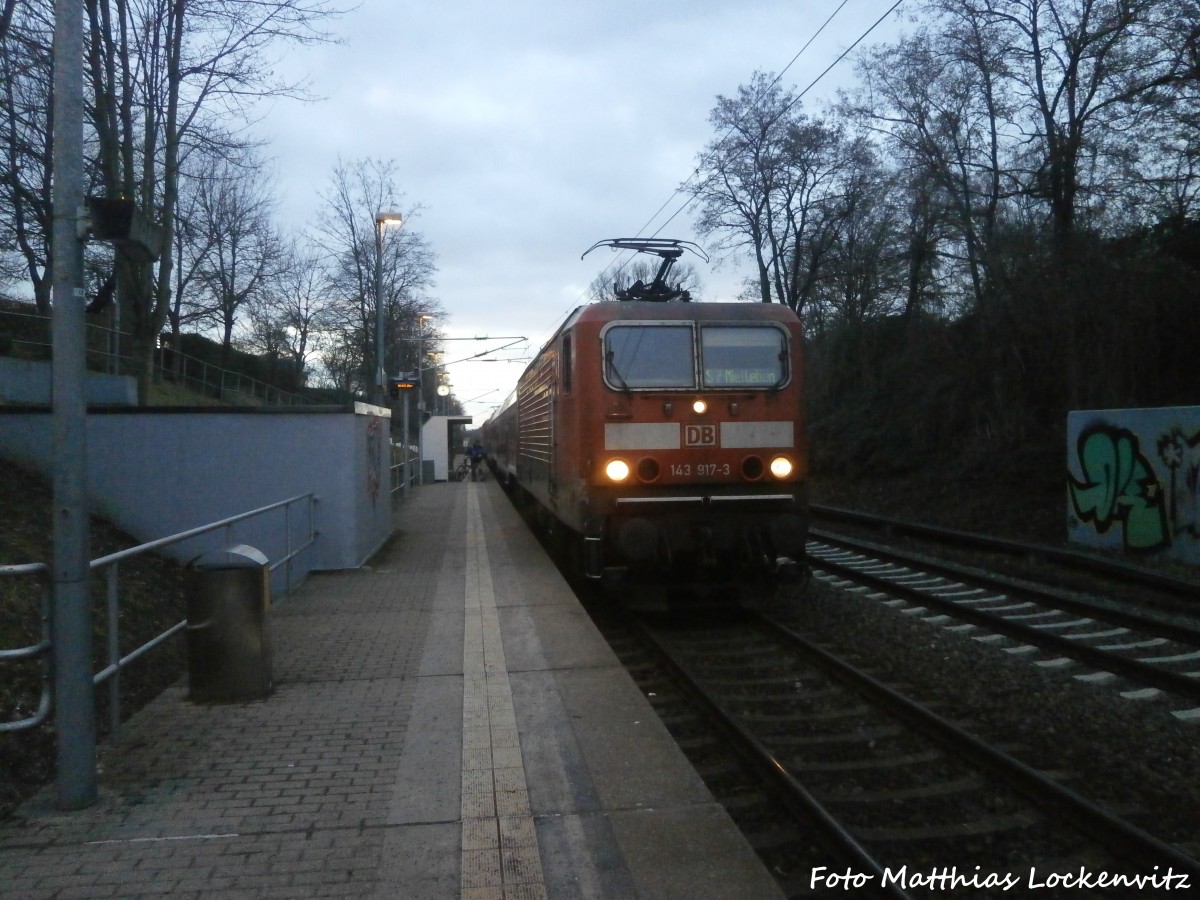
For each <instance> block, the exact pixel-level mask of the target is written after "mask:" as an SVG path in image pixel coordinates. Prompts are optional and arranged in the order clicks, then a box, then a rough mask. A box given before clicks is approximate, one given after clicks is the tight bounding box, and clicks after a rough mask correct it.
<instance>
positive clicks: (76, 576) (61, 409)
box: [51, 0, 96, 810]
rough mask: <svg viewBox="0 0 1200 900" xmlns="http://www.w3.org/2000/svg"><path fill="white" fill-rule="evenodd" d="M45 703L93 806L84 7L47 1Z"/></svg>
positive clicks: (70, 791)
mask: <svg viewBox="0 0 1200 900" xmlns="http://www.w3.org/2000/svg"><path fill="white" fill-rule="evenodd" d="M53 114H54V161H53V166H54V188H53V190H54V193H53V205H54V230H53V235H52V241H53V245H52V246H53V251H54V267H53V271H52V273H51V278H52V289H51V299H52V301H53V304H54V319H53V325H52V329H53V342H54V366H53V373H54V374H53V386H54V387H53V391H54V395H53V402H54V413H53V419H54V424H53V433H54V447H53V450H54V510H53V512H54V525H53V539H54V558H53V562H52V570H53V575H52V577H53V584H54V607H53V614H52V625H51V628H52V639H53V652H54V702H55V727H56V730H57V740H58V748H57V758H56V764H57V769H56V782H55V783H56V788H57V804H58V806H59V808H61V809H68V810H73V809H83V808H84V807H86V806H90V805H91V804H93V803H94V802H95V801H96V708H95V700H94V690H93V687H92V602H91V591H90V581H89V568H90V567H89V559H88V513H87V396H86V380H85V379H86V376H85V373H84V353H85V347H86V343H85V342H86V325H85V323H84V315H83V308H84V296H83V234H82V233H81V226H82V220H83V203H84V201H83V3H82V0H55V3H54V111H53Z"/></svg>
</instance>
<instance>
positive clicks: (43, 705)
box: [0, 492, 320, 742]
mask: <svg viewBox="0 0 1200 900" xmlns="http://www.w3.org/2000/svg"><path fill="white" fill-rule="evenodd" d="M304 500H307V501H308V537H307V539H306V540H305V541H304V542H303V543H302V544H301V545H300V546H298V547H293V546H292V528H291V524H292V523H291V509H292V506H293V505H295V504H297V503H299V502H301V501H304ZM317 502H318V498H317V496H316V495H315V494H313V493H311V492H310V493H307V494H298V495H296V496H295V497H289V498H288V499H286V500H280V501H278V502H276V503H271V504H268V505H267V506H260V507H259V508H257V509H252V510H249V511H248V512H244V513H239V514H237V515H234V516H229V517H227V518H224V519H219V520H217V521H215V522H210V523H208V524H207V525H200V526H198V527H196V528H189V529H188V530H187V531H181V532H178V533H176V534H172V535H168V536H167V537H163V538H158V539H156V540H153V541H147V542H146V543H144V544H138V545H137V546H136V547H129V548H127V549H125V550H118V551H117V552H116V553H109V554H107V555H105V556H101V557H98V558H97V559H93V560H92V561H91V562H90V563H89V564H88V565H89V568H90V569H91V570H92V571H97V570H100V569H104V570H105V585H106V615H107V624H108V660H107V665H106V666H105V667H104V668H103V669H101V670H100V671H99V672H97V673H96V674H95V675H94V676H93V678H92V683H93V685H95V686H99V685H101V684H103V683H104V682H106V681H107V682H108V683H109V705H108V706H109V720H110V722H109V724H110V737H111V739H112V740H113V741H114V742H115V741H116V740H117V735H118V733H119V729H120V720H121V693H120V676H121V671H122V670H123V669H125V668H126V667H128V666H129V664H130V663H132V662H134V661H136V660H137V659H139V658H140V657H142V656H144V655H146V654H147V653H149V652H150V651H151V650H153V649H154V648H155V647H158V646H159V645H160V644H162V643H164V642H165V641H167V640H169V639H170V638H171V637H173V636H174V635H176V634H178V633H179V632H180V631H182V630H184V629H185V628H186V627H187V619H186V618H185V619H183V620H182V621H180V622H177V623H175V624H174V625H172V626H171V627H170V628H168V629H167V630H166V631H163V632H162V633H160V634H158V635H156V636H155V637H153V638H151V639H150V640H149V641H147V642H146V643H144V644H142V645H141V646H140V647H138V648H136V649H135V650H132V651H130V652H129V653H127V654H125V655H124V656H122V655H121V652H120V637H121V635H120V616H119V606H120V589H119V566H120V563H121V562H122V561H124V560H127V559H130V558H132V557H134V556H139V555H141V554H143V553H149V552H151V551H154V550H158V549H160V548H162V547H166V546H168V545H170V544H177V543H181V542H183V541H186V540H190V539H191V538H195V537H199V536H201V535H204V534H209V533H211V532H213V531H217V530H219V529H221V528H225V529H229V528H231V527H232V526H233V525H235V524H237V523H238V522H242V521H245V520H246V519H250V518H253V517H255V516H259V515H262V514H264V513H268V512H271V511H272V510H276V509H280V508H282V509H283V510H284V516H285V518H284V529H285V531H286V548H285V552H284V555H283V556H282V557H280V558H279V559H277V560H276V561H275V562H273V563H271V564H270V566H269V568H270V571H271V572H274V571H275V570H276V569H278V568H279V567H281V566H287V574H286V580H285V586H286V590H285V594H288V593H291V590H292V560H293V559H295V558H296V557H297V556H299V555H300V554H301V553H302V552H304V551H305V550H307V549H308V548H309V547H311V546H312V545H313V544H314V543H316V539H317V537H318V535H319V534H320V532H319V531H318V530H317V528H316V504H317ZM49 571H50V569H49V567H48V566H47V565H46V564H44V563H24V564H21V565H9V566H0V577H3V576H6V575H7V576H21V575H39V576H41V577H42V578H43V581H44V584H45V590H44V592H43V602H42V640H41V641H40V642H38V643H37V644H33V645H31V646H29V647H21V648H17V649H14V650H0V663H2V662H10V661H16V660H23V659H31V658H34V657H39V656H40V657H42V659H43V666H44V669H43V679H42V695H41V698H40V700H39V701H38V710H37V712H36V713H35V714H34V715H32V716H29V717H28V718H25V719H19V720H16V721H12V722H0V733H4V732H12V731H24V730H26V729H29V728H33V727H35V726H37V725H40V724H42V723H43V722H45V721H46V720H47V719H48V718H49V716H50V713H51V712H52V711H53V707H54V704H53V698H52V690H51V678H50V673H51V670H52V663H53V661H52V657H53V649H54V647H53V641H52V638H51V634H50V615H49V608H50V601H49V583H48V580H47V576H48V575H49Z"/></svg>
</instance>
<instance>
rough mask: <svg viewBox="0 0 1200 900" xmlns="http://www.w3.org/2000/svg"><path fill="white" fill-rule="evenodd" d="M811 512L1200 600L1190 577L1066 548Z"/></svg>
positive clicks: (1199, 586)
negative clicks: (1037, 560)
mask: <svg viewBox="0 0 1200 900" xmlns="http://www.w3.org/2000/svg"><path fill="white" fill-rule="evenodd" d="M808 509H809V512H810V513H812V514H814V515H816V516H821V517H825V518H829V519H841V520H844V521H847V522H853V523H855V524H858V525H867V526H869V527H872V528H885V529H888V530H890V531H892V532H896V533H900V534H910V535H914V536H917V537H930V538H934V539H936V540H939V541H943V542H946V543H951V544H959V545H961V546H965V547H969V548H971V549H975V550H990V551H995V552H997V553H1006V554H1009V555H1013V556H1034V557H1040V558H1042V559H1047V560H1050V561H1052V562H1056V563H1059V564H1061V565H1065V566H1069V567H1071V568H1075V569H1081V570H1085V571H1089V572H1099V573H1101V574H1104V575H1111V576H1113V577H1115V578H1120V579H1122V580H1124V581H1130V582H1133V583H1135V584H1138V585H1142V586H1145V587H1153V588H1156V589H1158V590H1161V591H1164V592H1166V593H1170V594H1175V595H1178V596H1181V597H1184V598H1186V599H1188V600H1193V601H1200V582H1197V581H1195V580H1192V579H1186V578H1176V577H1175V576H1173V575H1168V574H1166V573H1165V572H1158V571H1155V570H1154V569H1147V568H1145V567H1144V566H1135V565H1131V564H1129V563H1122V562H1117V561H1115V560H1111V559H1106V558H1104V557H1102V556H1096V555H1094V554H1091V553H1085V552H1082V551H1079V550H1068V549H1065V548H1063V547H1052V546H1050V545H1048V544H1032V543H1024V542H1022V541H1014V540H1009V539H1007V538H996V537H990V536H988V535H982V534H976V533H974V532H970V531H959V530H957V529H954V528H942V527H940V526H935V525H923V524H920V523H917V522H905V521H903V520H901V519H892V518H888V517H886V516H875V515H871V514H869V513H864V512H858V511H856V510H850V509H841V508H838V507H833V506H820V505H817V504H810V505H809V507H808Z"/></svg>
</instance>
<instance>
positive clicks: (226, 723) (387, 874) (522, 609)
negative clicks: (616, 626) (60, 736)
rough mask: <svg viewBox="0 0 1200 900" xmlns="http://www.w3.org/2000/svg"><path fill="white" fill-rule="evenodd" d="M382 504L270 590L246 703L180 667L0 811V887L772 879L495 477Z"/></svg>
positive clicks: (540, 893)
mask: <svg viewBox="0 0 1200 900" xmlns="http://www.w3.org/2000/svg"><path fill="white" fill-rule="evenodd" d="M396 522H397V530H396V533H395V535H394V536H393V538H392V539H391V540H390V541H389V542H388V543H387V544H386V545H385V547H384V548H383V549H382V550H381V551H380V552H379V553H378V554H376V556H375V557H374V558H373V559H372V560H371V562H370V565H368V566H364V567H362V568H361V569H357V570H354V571H347V572H336V573H327V574H318V575H314V576H311V577H310V578H309V579H308V580H307V581H306V582H305V584H304V585H303V586H302V587H301V588H300V589H299V590H297V591H296V592H295V593H294V594H293V595H292V596H291V597H288V598H285V599H283V600H281V601H280V602H278V603H276V604H275V605H274V606H273V608H272V610H271V615H270V630H271V638H272V643H273V645H274V664H273V671H274V676H275V689H274V693H273V694H272V696H271V697H270V698H269V699H266V700H261V701H254V702H247V703H227V704H209V705H199V704H195V703H192V702H190V701H189V700H188V699H187V685H186V683H183V684H180V685H178V686H177V687H174V688H172V689H170V690H168V691H166V692H165V693H164V694H162V695H161V696H160V697H159V698H158V699H157V700H155V701H154V702H153V703H151V704H150V705H149V706H148V707H146V708H145V709H143V710H142V711H141V712H140V713H138V714H137V715H136V716H135V717H134V718H133V719H132V720H131V721H130V723H129V724H128V725H127V726H126V727H125V729H124V730H123V735H122V740H121V742H120V743H119V744H118V745H116V746H105V747H103V748H102V750H101V754H100V773H99V785H100V799H99V802H98V803H97V804H95V805H94V806H92V807H91V808H89V809H86V810H83V811H79V812H73V813H60V812H57V811H55V810H54V809H53V806H52V798H53V795H52V793H51V792H47V793H46V794H44V795H42V796H39V797H38V798H36V799H35V800H34V801H32V802H31V803H29V804H27V805H26V806H25V807H24V808H23V809H22V810H21V812H20V814H19V815H18V816H17V817H16V818H14V819H12V820H9V821H7V822H4V823H0V897H2V898H105V897H119V898H142V897H195V898H201V897H203V898H248V900H249V898H275V897H279V898H305V897H346V898H350V897H377V898H405V900H407V898H418V900H424V898H429V900H443V898H444V900H450V898H455V900H458V898H462V900H503V898H510V900H518V898H520V900H525V898H529V900H536V898H620V900H626V898H646V900H660V898H681V900H682V898H688V900H697V898H705V900H721V898H731V900H732V898H738V900H743V898H759V897H761V898H779V897H781V896H782V895H781V893H780V892H779V890H778V888H777V887H776V885H775V883H774V881H773V880H772V879H771V878H770V876H769V875H768V874H767V872H766V871H765V870H764V869H763V867H762V865H761V863H760V862H759V860H758V858H757V857H756V856H755V855H754V854H753V852H752V851H751V850H750V848H749V847H748V845H747V844H746V842H745V840H744V839H743V838H742V836H741V835H740V834H739V833H738V832H737V831H736V829H735V828H734V827H733V825H732V823H731V821H730V820H729V818H728V816H727V815H726V813H725V811H724V810H723V809H721V807H720V806H719V805H718V804H716V803H715V802H714V801H713V799H712V797H711V795H710V794H709V793H708V791H707V789H706V788H705V787H704V785H703V784H702V782H701V781H700V779H699V778H698V776H697V775H696V774H695V772H694V770H693V769H692V768H691V766H690V765H689V764H688V762H687V760H686V759H685V758H684V757H683V755H682V754H681V753H680V751H679V750H678V748H677V747H676V746H675V745H674V743H673V742H672V741H671V739H670V736H669V735H668V734H667V732H666V731H665V729H664V728H663V726H662V725H661V723H660V722H659V721H658V719H657V718H656V716H655V715H654V713H653V711H652V710H651V709H650V707H649V705H648V703H647V702H646V700H645V698H643V697H642V696H641V694H640V692H639V691H638V689H637V687H636V686H635V685H634V683H633V681H632V680H631V679H630V678H629V676H628V675H627V674H626V673H625V671H624V670H623V669H622V668H621V667H620V665H619V663H618V662H617V660H616V658H615V657H614V656H613V654H612V652H611V651H610V650H609V648H608V647H607V646H606V645H605V644H604V642H603V640H602V639H601V638H600V636H599V635H598V634H597V633H596V631H595V630H594V628H593V626H592V625H591V622H590V620H589V619H588V618H587V616H586V614H585V613H584V611H583V610H582V608H581V607H580V606H579V603H578V601H577V600H576V598H575V597H574V595H573V594H572V593H571V591H570V590H569V589H568V588H567V586H566V584H565V583H564V582H563V580H562V578H561V577H560V575H559V574H558V572H557V571H556V570H555V569H554V568H553V566H552V565H551V564H550V562H549V561H548V560H547V559H546V557H545V555H544V553H543V552H542V550H541V548H540V547H539V546H538V544H537V542H536V541H535V540H534V539H533V537H532V535H530V533H529V532H528V531H527V530H526V528H525V526H524V524H523V523H522V522H521V520H520V518H519V517H518V516H517V515H516V513H515V512H514V511H513V509H512V507H511V506H510V505H509V503H508V500H507V498H506V497H505V496H504V494H503V492H502V491H501V490H500V489H499V488H498V487H497V486H496V485H495V483H494V482H490V481H489V482H485V483H481V484H474V483H441V484H436V485H430V486H426V487H423V488H419V489H417V490H415V491H413V495H412V496H411V497H410V498H409V499H407V500H406V501H403V502H402V503H401V504H399V506H398V510H397V519H396Z"/></svg>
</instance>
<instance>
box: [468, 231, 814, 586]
mask: <svg viewBox="0 0 1200 900" xmlns="http://www.w3.org/2000/svg"><path fill="white" fill-rule="evenodd" d="M598 246H609V247H613V248H614V249H617V248H621V249H634V250H638V251H641V252H647V253H652V254H655V255H657V256H659V257H660V258H661V259H662V264H661V266H660V267H659V270H658V274H657V275H656V277H655V278H654V280H653V282H652V283H651V284H649V285H643V284H642V283H641V282H638V283H635V284H634V285H633V286H632V287H630V288H628V289H626V290H624V291H622V290H617V291H616V296H617V302H604V303H593V304H590V305H587V306H581V307H579V308H578V309H576V310H575V311H574V312H572V313H571V314H570V315H569V316H568V317H567V319H566V321H565V322H563V324H562V326H561V327H560V328H559V329H558V331H557V332H556V333H555V334H554V336H553V337H552V338H551V339H550V341H549V342H548V343H547V344H546V345H545V346H544V347H543V348H542V350H541V352H540V353H538V355H537V357H536V358H535V359H534V360H533V362H532V363H530V365H529V367H528V368H527V369H526V370H525V372H524V374H523V375H522V376H521V378H520V380H519V381H518V383H517V389H516V391H514V393H513V394H512V396H510V397H509V398H508V400H507V401H506V402H505V404H504V405H503V406H502V407H501V409H500V410H499V411H498V412H497V413H496V415H495V416H493V417H492V418H491V419H490V420H489V421H488V422H487V423H485V425H484V426H483V441H484V448H485V450H486V451H487V455H488V460H489V463H490V464H491V465H492V467H493V468H494V469H495V471H496V473H497V477H498V478H499V479H500V480H501V481H502V482H503V483H505V484H506V485H508V486H511V487H513V488H515V489H516V491H517V492H518V495H519V496H520V497H522V498H525V499H531V500H532V501H533V502H534V503H535V504H536V507H535V509H536V514H537V516H538V518H539V519H540V520H541V521H542V523H543V524H544V525H545V526H546V527H548V528H549V530H550V531H551V532H558V533H559V534H560V535H561V537H563V538H564V539H565V540H566V542H567V545H568V546H569V547H570V548H571V550H572V552H573V554H574V555H575V556H576V558H577V559H578V561H579V562H580V563H581V565H582V568H583V572H584V574H586V575H587V576H588V577H589V578H593V579H600V578H605V577H608V576H621V575H626V574H628V575H630V576H637V577H639V578H646V577H647V576H654V575H662V576H664V578H665V580H667V581H669V582H670V583H674V584H681V583H687V582H697V583H711V582H714V581H718V582H719V581H724V580H727V579H732V578H742V577H745V576H746V575H751V574H772V573H791V572H795V571H797V570H798V569H799V567H800V566H801V565H802V561H803V558H804V545H805V540H806V537H807V527H808V526H807V521H808V517H807V501H806V490H805V486H806V477H807V447H806V442H805V434H804V416H803V396H804V393H803V390H804V388H803V371H802V366H801V347H802V336H801V327H800V322H799V320H798V319H797V318H796V315H795V314H794V313H793V312H792V311H791V310H790V309H788V308H787V307H784V306H777V305H774V304H763V303H699V302H697V303H693V302H688V301H689V299H690V298H689V297H688V295H687V292H686V291H683V290H682V289H681V288H679V287H677V288H674V289H672V288H670V287H668V285H667V280H666V276H667V273H668V272H669V271H670V268H671V266H672V264H673V263H674V262H675V261H676V260H677V259H678V258H679V256H680V255H681V254H682V252H683V249H684V248H685V247H687V248H688V249H691V248H693V247H694V246H695V245H692V244H690V243H688V242H683V241H673V240H643V239H614V240H608V241H602V242H600V243H599V244H596V245H595V246H594V247H592V248H591V249H595V247H598ZM588 252H591V250H589V251H588ZM584 255H585V256H586V255H587V254H586V253H585V254H584Z"/></svg>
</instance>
